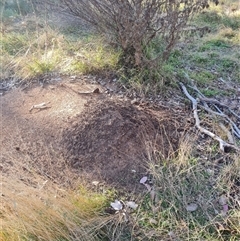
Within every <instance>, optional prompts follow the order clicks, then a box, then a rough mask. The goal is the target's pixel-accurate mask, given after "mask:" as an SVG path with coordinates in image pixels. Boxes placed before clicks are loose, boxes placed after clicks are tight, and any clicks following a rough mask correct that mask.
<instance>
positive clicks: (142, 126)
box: [62, 99, 178, 186]
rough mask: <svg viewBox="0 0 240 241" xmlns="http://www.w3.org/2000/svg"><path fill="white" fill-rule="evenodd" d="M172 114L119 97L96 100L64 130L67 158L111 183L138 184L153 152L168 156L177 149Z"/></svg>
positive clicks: (76, 165)
mask: <svg viewBox="0 0 240 241" xmlns="http://www.w3.org/2000/svg"><path fill="white" fill-rule="evenodd" d="M169 114H170V113H167V112H166V110H161V111H160V110H158V112H157V114H154V113H153V111H151V110H150V109H144V108H140V107H136V106H133V105H131V103H130V102H129V101H121V100H119V99H112V100H109V99H106V100H101V101H98V102H97V103H92V104H90V107H89V108H88V109H86V110H85V111H84V112H83V113H82V114H81V115H79V116H77V117H75V118H74V119H73V120H72V124H71V125H70V126H69V127H68V128H67V129H66V130H64V132H63V141H62V144H63V146H64V148H63V150H65V151H64V156H65V159H66V160H67V161H68V163H70V164H71V166H73V167H74V168H79V169H80V170H81V169H84V170H85V171H87V172H91V173H92V174H93V176H95V178H100V179H102V178H103V179H104V180H105V181H107V182H108V183H112V184H120V185H121V186H128V185H129V184H131V183H132V184H133V183H135V184H136V183H138V181H136V176H137V177H140V176H141V175H143V174H144V173H146V170H144V166H146V161H147V159H148V156H149V155H148V154H150V152H152V151H154V150H158V151H159V152H161V153H162V155H163V156H165V157H166V156H168V155H169V153H171V152H172V151H174V150H176V148H177V144H178V143H177V139H176V136H177V132H176V125H175V122H174V118H173V119H172V121H171V120H169ZM170 140H171V141H170Z"/></svg>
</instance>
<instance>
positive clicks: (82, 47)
mask: <svg viewBox="0 0 240 241" xmlns="http://www.w3.org/2000/svg"><path fill="white" fill-rule="evenodd" d="M26 18H27V17H26ZM25 21H26V25H27V24H28V23H29V25H32V24H33V23H32V19H31V17H28V18H27V19H25ZM3 25H4V23H3ZM36 25H37V23H36ZM27 26H28V25H27ZM25 28H27V29H25ZM25 28H23V27H22V26H20V28H17V26H16V27H15V28H11V29H10V28H9V30H6V32H5V33H4V34H2V35H1V37H0V42H1V50H0V51H1V63H2V65H1V78H2V79H8V78H17V79H20V80H23V79H26V80H27V79H32V78H37V77H39V76H42V75H45V74H51V73H54V72H58V73H60V74H70V73H71V74H89V73H102V72H104V71H112V70H114V69H115V68H116V66H117V63H118V58H119V55H120V53H119V52H117V51H115V50H114V49H113V48H111V47H110V46H108V45H107V44H106V41H105V40H104V38H102V37H96V36H91V35H89V36H88V38H85V39H84V38H83V39H80V38H79V39H77V40H76V39H68V38H67V37H66V36H64V34H62V33H60V32H59V30H57V29H53V28H51V27H50V25H45V26H44V27H43V28H33V29H28V27H26V26H25ZM29 28H30V27H29ZM16 29H17V30H16ZM86 39H87V41H86Z"/></svg>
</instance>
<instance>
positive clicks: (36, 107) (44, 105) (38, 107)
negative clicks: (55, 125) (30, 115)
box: [29, 102, 51, 112]
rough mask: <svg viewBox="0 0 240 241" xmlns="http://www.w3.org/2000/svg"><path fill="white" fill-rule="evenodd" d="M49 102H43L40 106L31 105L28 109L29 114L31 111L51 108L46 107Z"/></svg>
mask: <svg viewBox="0 0 240 241" xmlns="http://www.w3.org/2000/svg"><path fill="white" fill-rule="evenodd" d="M49 103H50V102H47V103H45V102H43V103H41V104H38V105H33V106H32V107H31V108H30V109H29V112H31V111H32V110H33V109H41V110H42V109H47V108H51V106H47V105H48V104H49Z"/></svg>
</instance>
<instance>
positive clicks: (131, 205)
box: [126, 201, 138, 209]
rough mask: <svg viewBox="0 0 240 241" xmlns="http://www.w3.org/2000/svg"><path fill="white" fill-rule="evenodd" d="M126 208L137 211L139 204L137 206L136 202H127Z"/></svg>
mask: <svg viewBox="0 0 240 241" xmlns="http://www.w3.org/2000/svg"><path fill="white" fill-rule="evenodd" d="M126 206H127V207H130V208H132V209H136V208H137V207H138V204H136V203H135V202H132V201H129V202H126Z"/></svg>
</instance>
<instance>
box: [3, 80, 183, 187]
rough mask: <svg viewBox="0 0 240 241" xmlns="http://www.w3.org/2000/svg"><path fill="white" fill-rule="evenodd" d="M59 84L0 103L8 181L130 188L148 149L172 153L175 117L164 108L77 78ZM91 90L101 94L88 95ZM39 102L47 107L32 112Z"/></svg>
mask: <svg viewBox="0 0 240 241" xmlns="http://www.w3.org/2000/svg"><path fill="white" fill-rule="evenodd" d="M62 82H63V81H62ZM62 82H61V83H57V84H50V85H47V86H45V87H44V88H42V87H39V86H38V87H36V88H32V89H30V90H28V91H21V90H20V89H16V90H14V91H10V92H9V93H7V94H6V95H4V96H2V97H1V98H0V101H1V106H2V118H1V119H0V122H1V123H0V125H1V126H2V135H1V137H0V141H1V143H2V148H1V152H2V156H1V158H2V167H1V169H2V170H3V173H4V176H5V177H9V178H12V177H14V178H17V179H19V180H21V181H22V182H24V183H26V184H29V185H32V184H33V183H35V184H34V185H35V186H37V185H38V184H37V183H36V181H35V179H36V177H35V174H40V175H41V176H42V177H43V179H44V180H52V181H54V182H57V183H60V184H62V185H68V184H70V185H71V184H72V183H74V182H75V180H77V179H78V177H83V178H84V179H87V180H90V181H93V180H96V181H100V182H102V181H103V182H105V183H107V184H109V185H113V186H115V187H116V186H117V187H122V188H126V189H128V190H135V188H137V187H139V186H140V185H139V179H140V178H141V177H142V175H145V174H146V169H145V167H146V162H147V161H148V160H149V159H150V158H151V154H152V152H156V151H158V152H159V153H161V154H162V155H163V156H167V155H169V153H171V152H173V151H174V150H176V149H177V146H178V139H179V135H180V133H179V132H178V130H177V128H178V125H179V119H178V116H175V115H174V113H173V112H171V111H170V109H169V108H162V107H161V108H160V107H159V108H150V107H148V106H147V105H145V106H143V105H142V106H137V105H132V104H131V101H130V100H128V99H124V98H118V97H116V96H112V97H111V96H109V95H108V94H105V93H104V87H102V86H97V85H93V84H92V85H90V84H86V83H85V82H81V81H80V80H76V83H74V84H72V83H70V82H66V81H65V82H66V83H64V84H62ZM96 87H98V88H99V89H100V93H99V94H94V93H92V92H91V91H92V90H94V89H95V88H96ZM42 102H45V103H47V106H48V107H49V108H44V109H32V106H33V105H36V104H40V103H42ZM31 109H32V110H31ZM33 170H34V171H33Z"/></svg>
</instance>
